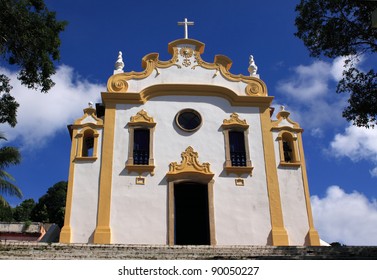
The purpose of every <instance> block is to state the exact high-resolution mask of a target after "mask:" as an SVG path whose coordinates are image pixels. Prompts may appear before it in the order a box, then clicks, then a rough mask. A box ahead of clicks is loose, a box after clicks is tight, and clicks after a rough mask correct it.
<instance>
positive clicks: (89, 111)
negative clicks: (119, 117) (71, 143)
mask: <svg viewBox="0 0 377 280" xmlns="http://www.w3.org/2000/svg"><path fill="white" fill-rule="evenodd" d="M86 117H92V118H93V119H94V120H95V121H96V123H95V124H93V123H88V124H92V125H100V126H102V125H103V121H102V119H100V118H98V117H97V115H96V109H94V108H86V109H84V115H83V116H82V117H81V118H79V119H77V120H76V121H75V122H74V125H81V122H82V121H83V120H84V119H85V118H86Z"/></svg>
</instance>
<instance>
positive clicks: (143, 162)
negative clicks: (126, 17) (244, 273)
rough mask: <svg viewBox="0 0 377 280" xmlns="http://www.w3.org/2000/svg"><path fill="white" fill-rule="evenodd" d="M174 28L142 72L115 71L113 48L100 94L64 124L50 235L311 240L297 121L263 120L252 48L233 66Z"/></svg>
mask: <svg viewBox="0 0 377 280" xmlns="http://www.w3.org/2000/svg"><path fill="white" fill-rule="evenodd" d="M187 24H188V22H187V21H185V27H186V28H187ZM185 37H186V38H185V39H179V40H176V41H173V42H171V43H169V44H168V52H169V53H170V54H171V59H170V60H168V61H161V60H160V59H159V54H158V53H151V54H148V55H146V56H144V57H143V59H142V66H143V69H144V70H143V71H141V72H124V71H123V66H124V64H123V61H122V55H121V53H120V54H119V57H118V60H117V62H116V65H115V66H116V69H115V71H114V75H112V76H111V77H110V78H109V79H108V83H107V91H106V92H102V93H101V97H102V103H101V104H96V106H95V108H94V107H93V106H92V104H90V106H89V108H86V109H85V110H84V115H83V116H82V117H81V118H79V119H77V120H76V121H75V122H74V123H73V124H72V125H70V126H69V129H70V133H71V138H72V148H71V155H70V168H69V180H68V192H67V203H66V213H65V223H64V227H63V228H62V231H61V235H60V242H62V243H98V244H167V245H276V246H286V245H308V246H309V245H310V246H318V245H320V239H319V236H318V233H317V231H316V229H315V227H314V224H313V217H312V210H311V205H310V195H309V187H308V179H307V173H306V166H305V158H304V149H303V142H302V136H301V134H302V132H303V129H302V128H301V127H300V126H299V124H298V123H296V122H294V121H293V120H291V119H290V117H289V115H290V114H289V112H288V111H286V110H285V109H284V108H281V110H280V112H278V113H277V115H276V118H277V119H271V116H272V112H273V109H272V108H271V107H270V106H271V103H272V100H273V97H272V96H268V94H267V87H266V85H265V83H264V82H263V81H262V80H261V79H260V78H259V75H258V74H257V73H256V72H257V67H256V65H255V63H254V60H253V57H252V56H251V57H250V67H249V72H250V75H248V76H245V75H234V74H232V73H231V72H230V68H231V65H232V61H231V60H230V59H229V58H228V57H226V56H224V55H216V56H215V58H214V61H213V62H206V61H204V60H203V59H202V58H201V55H202V54H203V52H204V44H203V43H201V42H199V41H196V40H193V39H188V38H187V37H188V36H187V29H186V36H185Z"/></svg>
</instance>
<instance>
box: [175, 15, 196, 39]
mask: <svg viewBox="0 0 377 280" xmlns="http://www.w3.org/2000/svg"><path fill="white" fill-rule="evenodd" d="M178 25H184V26H185V39H188V27H187V26H188V25H194V22H193V21H187V18H185V21H178Z"/></svg>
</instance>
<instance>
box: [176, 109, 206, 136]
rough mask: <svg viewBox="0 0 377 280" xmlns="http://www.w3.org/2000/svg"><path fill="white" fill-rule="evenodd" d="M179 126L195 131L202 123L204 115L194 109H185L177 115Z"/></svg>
mask: <svg viewBox="0 0 377 280" xmlns="http://www.w3.org/2000/svg"><path fill="white" fill-rule="evenodd" d="M175 122H176V124H177V125H178V127H179V128H180V129H182V130H184V131H189V132H192V131H195V130H198V129H199V128H200V126H201V125H202V116H201V115H200V114H199V113H198V112H197V111H195V110H193V109H184V110H182V111H179V112H178V114H177V115H176V116H175Z"/></svg>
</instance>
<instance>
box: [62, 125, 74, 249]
mask: <svg viewBox="0 0 377 280" xmlns="http://www.w3.org/2000/svg"><path fill="white" fill-rule="evenodd" d="M72 133H73V135H72V136H73V139H74V138H75V137H76V134H77V130H73V132H72ZM76 150H77V142H76V141H72V145H71V156H70V162H69V175H68V186H67V198H66V204H65V213H64V226H63V228H62V229H61V231H60V238H59V242H60V243H71V242H72V228H71V215H72V199H73V181H74V180H73V179H74V174H75V164H74V159H75V156H76Z"/></svg>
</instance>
